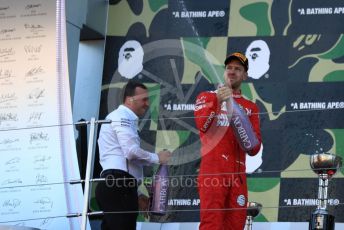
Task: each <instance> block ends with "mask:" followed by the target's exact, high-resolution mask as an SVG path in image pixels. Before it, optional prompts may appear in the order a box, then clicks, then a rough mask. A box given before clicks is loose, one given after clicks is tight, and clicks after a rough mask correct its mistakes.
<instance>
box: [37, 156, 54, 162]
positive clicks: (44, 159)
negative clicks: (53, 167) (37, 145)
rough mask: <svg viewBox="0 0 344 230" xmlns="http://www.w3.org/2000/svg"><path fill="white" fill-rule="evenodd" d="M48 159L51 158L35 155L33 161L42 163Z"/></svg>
mask: <svg viewBox="0 0 344 230" xmlns="http://www.w3.org/2000/svg"><path fill="white" fill-rule="evenodd" d="M49 160H51V156H43V155H37V156H35V160H34V162H33V163H44V162H46V161H49Z"/></svg>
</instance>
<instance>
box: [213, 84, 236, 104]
mask: <svg viewBox="0 0 344 230" xmlns="http://www.w3.org/2000/svg"><path fill="white" fill-rule="evenodd" d="M216 96H217V99H218V101H219V102H223V101H225V100H227V99H228V98H230V97H231V96H232V89H231V88H229V87H227V86H223V87H221V88H218V89H217V95H216Z"/></svg>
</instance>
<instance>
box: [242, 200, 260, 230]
mask: <svg viewBox="0 0 344 230" xmlns="http://www.w3.org/2000/svg"><path fill="white" fill-rule="evenodd" d="M261 209H262V205H261V204H259V203H257V202H247V210H246V213H247V214H246V215H247V217H246V228H245V230H252V223H253V219H254V218H255V217H256V216H258V215H259V213H260V210H261Z"/></svg>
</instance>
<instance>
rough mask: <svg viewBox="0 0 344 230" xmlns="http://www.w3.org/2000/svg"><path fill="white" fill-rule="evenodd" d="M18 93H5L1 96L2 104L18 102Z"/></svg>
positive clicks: (0, 101)
mask: <svg viewBox="0 0 344 230" xmlns="http://www.w3.org/2000/svg"><path fill="white" fill-rule="evenodd" d="M16 99H17V97H16V93H15V92H14V93H3V94H1V95H0V104H1V103H4V102H8V101H13V100H16Z"/></svg>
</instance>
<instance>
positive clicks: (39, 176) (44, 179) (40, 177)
mask: <svg viewBox="0 0 344 230" xmlns="http://www.w3.org/2000/svg"><path fill="white" fill-rule="evenodd" d="M45 183H48V178H47V177H46V176H45V175H42V174H37V175H36V184H45Z"/></svg>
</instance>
